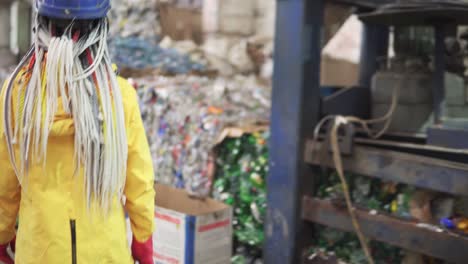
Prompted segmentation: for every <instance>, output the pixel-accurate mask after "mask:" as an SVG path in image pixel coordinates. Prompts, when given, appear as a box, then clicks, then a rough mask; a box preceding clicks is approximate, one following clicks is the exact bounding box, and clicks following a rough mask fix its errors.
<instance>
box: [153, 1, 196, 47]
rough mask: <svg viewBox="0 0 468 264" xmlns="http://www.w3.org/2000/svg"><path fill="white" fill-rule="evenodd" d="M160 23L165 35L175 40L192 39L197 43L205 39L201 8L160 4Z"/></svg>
mask: <svg viewBox="0 0 468 264" xmlns="http://www.w3.org/2000/svg"><path fill="white" fill-rule="evenodd" d="M159 15H160V24H161V30H162V35H163V36H169V37H171V39H173V40H187V39H191V40H193V41H194V42H195V43H197V44H201V43H202V41H203V28H202V13H201V10H200V9H196V8H189V7H188V8H185V7H178V6H175V5H172V4H168V3H161V4H159Z"/></svg>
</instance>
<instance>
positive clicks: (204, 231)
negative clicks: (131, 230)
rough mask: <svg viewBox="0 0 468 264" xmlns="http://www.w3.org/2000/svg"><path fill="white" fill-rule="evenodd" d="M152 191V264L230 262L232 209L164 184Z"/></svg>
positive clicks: (156, 185) (211, 263) (216, 263)
mask: <svg viewBox="0 0 468 264" xmlns="http://www.w3.org/2000/svg"><path fill="white" fill-rule="evenodd" d="M154 188H155V190H156V201H155V205H156V208H155V212H154V222H155V226H156V230H155V233H154V235H153V246H154V255H153V259H154V262H155V263H160V264H175V263H178V264H182V263H193V264H218V263H230V259H231V256H232V209H231V207H229V206H227V205H225V204H223V203H221V202H217V201H215V200H213V199H203V200H200V199H193V198H191V197H189V196H188V194H187V193H186V192H185V191H184V190H178V189H175V188H172V187H169V186H165V185H160V184H155V186H154ZM127 225H128V226H129V225H130V224H129V222H128V223H127ZM128 236H129V237H131V234H128Z"/></svg>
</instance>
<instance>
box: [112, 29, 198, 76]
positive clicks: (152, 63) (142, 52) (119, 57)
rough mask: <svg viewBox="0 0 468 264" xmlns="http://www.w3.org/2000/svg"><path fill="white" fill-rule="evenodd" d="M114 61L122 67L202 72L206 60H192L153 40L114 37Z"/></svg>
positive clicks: (176, 72)
mask: <svg viewBox="0 0 468 264" xmlns="http://www.w3.org/2000/svg"><path fill="white" fill-rule="evenodd" d="M110 51H111V54H112V55H113V56H112V57H113V60H114V62H115V63H116V64H117V65H118V66H119V67H122V68H131V69H148V68H151V69H157V70H159V71H160V72H162V73H165V74H188V73H191V72H203V71H205V69H206V62H203V61H200V62H197V61H194V60H192V58H191V57H190V56H189V55H187V54H182V53H181V52H179V51H177V50H176V49H171V48H162V47H160V46H159V44H158V43H156V42H154V41H149V40H144V39H141V38H137V37H127V38H121V37H116V38H114V39H113V40H112V41H111V43H110Z"/></svg>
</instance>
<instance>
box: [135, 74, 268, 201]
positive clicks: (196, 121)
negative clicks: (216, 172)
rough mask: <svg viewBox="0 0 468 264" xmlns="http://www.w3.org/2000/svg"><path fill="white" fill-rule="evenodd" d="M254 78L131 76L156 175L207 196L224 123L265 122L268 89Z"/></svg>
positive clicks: (161, 179)
mask: <svg viewBox="0 0 468 264" xmlns="http://www.w3.org/2000/svg"><path fill="white" fill-rule="evenodd" d="M255 80H256V79H255V78H254V77H252V78H250V77H244V76H242V77H238V78H234V79H229V80H227V79H222V78H218V79H209V78H205V77H197V76H177V77H154V78H147V79H138V80H133V82H134V83H135V85H136V86H137V87H138V94H139V98H140V109H141V113H142V117H143V121H144V124H145V128H146V133H147V136H148V140H149V143H150V148H151V152H152V155H153V162H154V167H155V168H157V170H156V171H155V179H156V181H158V182H161V183H163V184H169V185H172V186H175V187H177V188H185V189H186V190H187V191H188V192H189V193H191V194H192V195H195V196H208V195H209V192H210V190H211V180H210V177H209V176H210V175H209V166H208V164H209V163H210V154H211V153H212V150H213V148H214V147H215V146H216V144H217V139H218V137H219V136H220V134H221V132H222V131H223V129H224V128H225V127H227V126H242V125H245V124H249V123H251V122H255V121H259V120H261V121H267V120H269V114H270V93H271V91H270V88H268V87H263V86H261V85H259V84H257V83H256V81H255Z"/></svg>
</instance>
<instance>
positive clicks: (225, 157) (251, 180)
mask: <svg viewBox="0 0 468 264" xmlns="http://www.w3.org/2000/svg"><path fill="white" fill-rule="evenodd" d="M268 137H269V134H268V132H263V133H253V134H248V135H244V136H242V137H240V138H235V139H233V138H229V139H226V140H224V141H223V142H222V144H220V145H219V147H218V149H217V150H218V151H217V154H218V155H217V160H216V165H217V169H216V180H215V183H214V186H213V196H214V197H215V198H216V199H218V200H221V201H223V202H224V203H226V204H228V205H230V206H232V207H233V209H234V222H233V223H234V241H235V256H234V257H233V259H232V262H233V263H236V264H259V263H263V262H262V258H261V252H262V245H263V241H264V231H263V223H264V221H265V210H266V187H265V181H266V175H267V172H268V147H267V144H266V143H267V141H268Z"/></svg>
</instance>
